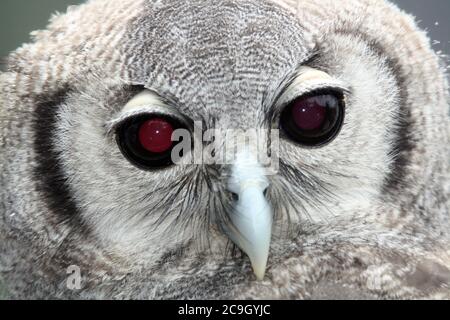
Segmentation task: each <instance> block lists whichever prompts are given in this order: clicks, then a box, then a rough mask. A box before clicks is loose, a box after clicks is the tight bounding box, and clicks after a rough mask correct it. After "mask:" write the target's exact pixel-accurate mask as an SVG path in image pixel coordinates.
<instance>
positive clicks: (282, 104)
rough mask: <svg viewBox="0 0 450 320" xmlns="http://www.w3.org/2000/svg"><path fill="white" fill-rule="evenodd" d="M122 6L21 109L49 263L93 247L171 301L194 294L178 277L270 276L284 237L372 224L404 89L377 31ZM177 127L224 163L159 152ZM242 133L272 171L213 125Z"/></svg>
mask: <svg viewBox="0 0 450 320" xmlns="http://www.w3.org/2000/svg"><path fill="white" fill-rule="evenodd" d="M97 3H98V8H97V9H98V10H100V9H101V8H102V1H97ZM324 5H327V6H328V5H330V6H331V4H329V3H328V2H327V3H326V4H324ZM117 6H122V4H120V5H119V4H117ZM134 7H136V8H137V7H139V10H138V11H139V13H136V12H135V11H133V10H134V9H133V8H134ZM99 8H100V9H99ZM129 10H130V12H131V11H133V12H132V13H129V15H130V16H133V18H132V19H131V18H129V20H127V21H128V22H127V24H126V25H124V24H123V23H122V24H121V25H122V28H121V29H117V28H114V27H111V29H110V30H109V31H108V33H110V34H111V37H112V40H110V42H109V43H108V44H107V46H108V50H111V51H112V52H113V54H112V55H111V57H110V58H111V59H97V58H91V57H90V55H94V53H95V54H96V55H97V57H98V56H102V54H104V52H103V51H104V50H106V49H105V48H100V47H92V48H90V47H88V46H87V47H84V49H80V50H82V52H85V54H84V53H83V54H81V53H80V54H81V56H83V55H84V56H85V57H86V58H85V60H84V61H82V62H80V63H81V64H82V65H83V68H82V69H83V72H75V73H71V74H70V77H71V79H72V80H71V81H70V82H68V83H67V85H64V86H63V87H61V88H60V89H59V90H57V91H55V92H54V93H52V94H49V95H47V94H41V95H40V98H39V100H36V101H37V103H36V105H35V111H34V113H33V115H32V120H31V121H30V125H29V128H31V130H32V131H33V135H32V136H33V140H32V141H33V142H32V150H33V152H34V156H35V159H36V160H35V161H33V165H32V166H31V169H30V171H29V172H30V175H29V176H30V177H32V179H33V180H34V182H33V183H34V184H35V185H36V186H37V187H36V188H37V189H38V194H39V198H40V199H41V200H40V203H41V204H42V208H44V209H43V211H40V213H39V217H40V218H39V219H41V218H42V219H44V221H46V222H45V223H46V224H49V225H52V230H57V232H56V234H58V236H57V237H56V238H57V239H60V241H62V242H64V241H66V244H67V247H68V248H70V249H71V250H69V251H67V252H66V253H65V254H62V253H60V252H59V251H58V250H57V252H58V255H62V256H61V258H60V259H61V261H64V262H63V263H62V264H64V265H65V264H69V265H70V264H72V265H81V266H85V267H86V268H88V267H87V266H88V265H89V264H90V263H89V262H88V260H89V259H87V257H86V256H90V255H93V256H96V257H95V258H92V259H94V260H95V261H96V262H95V263H94V265H95V266H96V267H95V269H97V270H102V268H106V269H108V270H110V271H109V272H111V273H113V274H114V273H115V274H116V275H117V274H128V273H130V272H131V273H133V272H135V274H139V275H140V277H144V278H148V279H153V280H149V282H151V285H150V287H152V288H153V289H152V290H154V293H155V292H159V296H163V297H164V296H173V295H174V294H173V291H174V290H175V289H173V288H172V287H171V286H172V285H173V283H178V287H177V289H176V291H177V294H176V295H175V296H181V297H186V296H198V295H197V294H193V293H192V292H191V289H189V288H187V287H186V286H185V285H180V282H179V281H180V279H184V280H185V281H184V280H183V281H184V282H182V283H188V282H189V281H194V280H193V279H195V281H194V282H195V283H196V284H197V285H198V286H199V287H201V288H206V287H207V286H209V285H210V284H211V283H212V282H213V281H214V279H216V278H217V277H218V276H220V277H221V278H223V277H229V278H230V279H229V280H227V281H224V282H222V285H221V286H219V287H218V288H217V289H218V290H220V291H221V292H222V293H219V292H215V293H212V292H213V291H214V290H215V289H214V290H213V289H211V288H209V287H208V289H207V292H208V293H209V294H212V295H213V296H220V295H221V294H223V293H225V295H230V292H232V291H233V290H236V288H238V287H239V286H241V285H243V284H247V285H248V283H251V282H252V281H254V280H255V276H254V275H252V270H253V272H254V274H255V275H256V279H259V280H263V279H264V278H265V272H266V269H267V270H268V273H269V278H270V277H273V274H272V273H271V268H272V269H273V270H275V269H276V266H277V264H278V265H279V264H280V263H284V262H285V261H286V260H287V259H288V257H290V256H291V255H292V252H293V250H294V249H293V246H294V244H295V246H297V243H298V241H299V239H301V241H302V243H303V244H305V245H307V244H311V245H312V246H313V247H314V246H315V245H314V243H320V240H321V239H322V240H323V242H324V243H326V242H327V241H329V240H327V239H331V238H336V237H340V238H342V239H345V238H346V237H347V238H350V236H352V237H353V236H354V237H365V239H368V238H370V236H368V235H371V234H376V233H377V232H378V231H379V230H380V229H381V228H382V227H381V226H380V225H379V224H378V223H377V220H378V219H379V215H378V212H379V208H380V207H383V208H384V210H390V209H391V208H392V207H393V206H394V205H393V204H391V203H390V202H389V201H388V200H387V199H388V197H386V195H385V193H386V192H387V193H388V192H389V191H392V190H394V189H393V188H394V187H395V181H397V180H398V179H397V178H400V177H399V175H400V173H399V171H398V166H399V163H400V161H399V158H398V152H399V149H398V145H399V139H400V135H399V132H400V131H401V130H400V129H401V127H402V124H403V122H402V119H403V118H402V116H403V115H402V107H404V104H405V100H404V94H402V90H403V88H402V86H401V83H400V80H399V76H398V74H396V68H395V63H396V61H395V60H394V58H393V57H392V56H390V55H389V54H388V52H386V51H384V50H383V47H382V46H380V45H377V42H376V39H371V38H369V36H368V35H365V34H358V33H357V31H356V30H354V29H355V28H354V26H350V25H349V22H345V23H341V24H340V22H339V19H342V18H339V19H338V18H336V25H337V26H338V27H335V28H334V29H333V28H332V27H330V26H327V27H324V26H323V27H319V26H316V27H315V28H314V27H313V26H314V23H313V22H314V21H315V19H316V17H315V14H313V13H310V12H309V11H308V9H307V8H303V9H302V8H301V7H300V9H296V10H294V9H293V8H291V7H289V5H288V4H284V3H274V2H272V1H253V0H241V1H231V0H230V1H228V0H225V1H219V2H214V3H213V2H212V1H207V2H205V1H186V2H183V3H180V2H179V1H140V2H139V5H137V4H134V5H133V6H132V7H130V9H129ZM355 10H356V9H355ZM356 11H357V10H356ZM311 12H314V10H312V9H311ZM357 12H359V11H357ZM359 13H360V14H362V13H361V12H359ZM77 14H78V13H77V12H76V11H75V12H74V13H73V17H74V19H75V18H76V16H77ZM299 15H300V16H301V17H302V18H303V19H299ZM332 18H333V17H328V19H332ZM56 23H58V22H56ZM80 23H81V22H80ZM318 30H322V31H323V32H318ZM352 30H354V31H352ZM101 32H106V31H104V30H103V29H102V31H101ZM46 36H48V37H50V38H51V37H52V36H51V35H46ZM79 36H80V37H83V36H84V35H83V33H80V34H79ZM83 50H85V51H83ZM96 50H98V51H96ZM102 50H103V51H102ZM84 66H88V68H84ZM111 70H114V71H111ZM42 97H44V98H42ZM399 119H400V120H399ZM177 129H182V130H184V132H187V133H188V136H190V137H192V144H190V145H195V146H198V145H199V144H200V145H201V146H202V147H204V148H203V149H202V150H201V151H200V158H201V159H202V160H204V159H205V157H206V153H209V154H210V153H211V150H213V152H212V153H213V154H216V155H217V154H218V155H223V154H230V155H231V160H230V161H228V162H226V163H223V162H220V161H216V162H214V161H212V162H208V163H206V162H205V161H203V162H202V161H201V162H200V163H193V162H192V161H189V159H191V160H192V158H193V157H194V153H195V150H194V149H195V146H194V147H193V148H192V149H189V150H188V151H186V152H184V153H183V156H184V158H185V159H187V161H186V162H184V163H174V161H173V153H172V151H173V149H174V148H175V147H176V143H175V142H174V141H172V140H173V133H174V132H175V131H176V130H177ZM253 129H256V130H262V131H261V132H264V133H263V134H261V136H259V137H258V138H260V140H262V141H263V144H264V145H266V146H268V147H269V149H270V148H271V147H272V145H273V144H275V143H276V144H277V148H276V152H273V153H270V156H271V159H274V161H276V163H277V168H276V171H273V170H268V168H266V167H265V166H263V165H262V164H261V163H260V162H259V161H258V157H257V154H256V153H255V152H254V149H252V146H254V145H255V141H252V140H251V139H250V141H248V144H247V145H246V146H245V147H244V148H243V149H239V148H232V149H231V150H230V149H227V148H226V143H224V142H226V141H227V140H229V139H231V136H230V132H245V131H246V130H253ZM208 130H215V132H221V133H224V135H223V136H222V137H223V139H221V140H220V141H219V139H216V140H214V139H211V138H209V139H208V137H207V136H206V135H205V132H207V131H208ZM198 132H199V133H200V136H198V135H197V136H195V134H196V133H198ZM274 133H275V134H274ZM233 146H235V145H233ZM270 150H273V149H270ZM266 155H267V154H266ZM27 170H28V169H27ZM30 179H31V178H30ZM36 219H37V218H36ZM41 223H42V222H41ZM62 239H64V240H62ZM56 241H58V240H56ZM317 246H319V245H317ZM296 248H297V247H296ZM236 249H240V250H237V251H236ZM86 251H89V252H90V254H86V255H77V254H78V253H79V252H86ZM294 251H295V250H294ZM239 252H242V253H243V254H242V255H240V254H239ZM76 253H77V254H76ZM94 253H95V254H94ZM102 259H104V260H105V261H108V262H105V261H103V262H99V260H102ZM91 263H92V262H91ZM103 263H104V264H105V265H107V266H108V267H104V266H103ZM90 268H91V270H90V271H89V272H91V273H90V275H92V274H96V272H94V271H92V269H94V268H93V267H92V266H91V267H90ZM82 269H83V268H82ZM111 270H112V271H111ZM174 270H176V271H174ZM193 270H194V271H193ZM205 270H206V271H205ZM89 272H88V273H89ZM99 272H100V271H99ZM107 272H108V271H107ZM86 277H89V276H86ZM113 278H114V276H113ZM157 279H159V280H157ZM161 279H163V280H161ZM189 279H190V280H189ZM266 279H267V278H266ZM153 281H156V282H153ZM158 281H159V282H158ZM121 286H123V288H125V287H127V289H124V290H125V291H127V292H128V291H129V292H132V293H131V295H134V296H139V295H140V294H141V293H139V294H138V293H137V292H140V291H139V289H138V288H132V286H131V285H130V283H122V284H121ZM118 288H120V286H118ZM158 288H159V289H158ZM172 289H173V290H172ZM158 290H159V291H158ZM167 292H171V293H170V294H168V293H167ZM155 295H156V296H158V294H155Z"/></svg>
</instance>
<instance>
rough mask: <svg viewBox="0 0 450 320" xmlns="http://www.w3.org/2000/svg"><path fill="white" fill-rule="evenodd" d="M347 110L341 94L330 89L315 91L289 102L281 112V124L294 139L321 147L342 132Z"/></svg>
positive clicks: (302, 143)
mask: <svg viewBox="0 0 450 320" xmlns="http://www.w3.org/2000/svg"><path fill="white" fill-rule="evenodd" d="M344 109H345V105H344V96H343V94H342V93H340V92H334V91H329V90H327V91H321V92H320V91H319V92H315V93H312V94H308V95H305V96H302V97H299V98H297V99H295V100H293V101H292V102H291V103H289V104H288V105H287V106H286V107H285V109H284V110H283V112H282V114H281V118H280V126H281V128H282V129H283V130H284V131H285V132H286V134H287V135H288V136H289V138H291V139H292V140H294V141H295V142H297V143H299V144H301V145H305V146H320V145H323V144H325V143H328V142H330V141H331V140H333V139H334V138H335V137H336V135H337V134H338V133H339V130H340V129H341V127H342V123H343V120H344V111H345V110H344Z"/></svg>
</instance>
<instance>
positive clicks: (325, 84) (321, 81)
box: [279, 66, 350, 104]
mask: <svg viewBox="0 0 450 320" xmlns="http://www.w3.org/2000/svg"><path fill="white" fill-rule="evenodd" d="M326 88H337V89H340V90H342V91H344V92H349V91H350V90H349V89H348V87H347V86H346V85H345V84H344V83H343V82H342V81H340V80H339V79H336V78H334V77H332V76H331V75H329V74H328V73H326V72H324V71H321V70H317V69H314V68H311V67H306V66H304V67H300V68H299V69H298V72H297V75H296V76H295V77H294V78H293V80H292V82H291V83H290V84H289V86H288V87H287V88H286V90H285V91H284V93H283V94H282V95H281V97H280V99H279V104H285V103H288V102H290V101H292V100H293V99H295V98H296V97H299V96H302V95H304V94H307V93H309V92H312V91H314V90H319V89H326Z"/></svg>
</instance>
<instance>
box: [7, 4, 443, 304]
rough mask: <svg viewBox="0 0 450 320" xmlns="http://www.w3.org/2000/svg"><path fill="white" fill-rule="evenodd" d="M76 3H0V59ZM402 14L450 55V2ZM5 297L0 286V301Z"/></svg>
mask: <svg viewBox="0 0 450 320" xmlns="http://www.w3.org/2000/svg"><path fill="white" fill-rule="evenodd" d="M82 2H84V1H79V0H78V1H77V0H37V1H36V0H35V1H30V0H1V3H0V57H5V56H7V55H8V53H9V52H11V51H12V50H14V49H16V48H17V47H19V46H20V45H21V44H22V43H24V42H28V41H29V39H30V37H29V34H30V32H31V31H33V30H36V29H42V28H45V26H46V24H47V20H48V18H49V17H50V15H51V14H52V13H54V12H56V11H59V12H65V10H66V8H67V6H68V5H72V4H79V3H82ZM393 2H395V3H397V4H398V5H399V7H400V8H402V9H404V10H405V11H407V12H409V13H412V14H414V15H415V16H416V17H417V20H418V21H419V24H420V26H421V27H422V28H423V29H426V30H427V31H428V33H429V35H430V38H431V39H432V40H433V43H434V44H433V47H434V48H435V50H437V51H443V52H444V53H446V54H448V55H450V19H449V15H450V1H449V0H430V1H426V0H395V1H393ZM4 297H5V291H4V288H2V285H1V283H0V299H2V298H4Z"/></svg>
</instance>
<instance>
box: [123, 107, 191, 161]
mask: <svg viewBox="0 0 450 320" xmlns="http://www.w3.org/2000/svg"><path fill="white" fill-rule="evenodd" d="M180 128H184V126H183V125H182V124H181V123H180V122H179V121H178V120H176V119H172V118H170V117H165V116H159V115H144V116H138V117H134V118H132V119H130V120H126V121H125V122H124V123H123V124H122V125H120V126H119V128H118V129H117V143H118V145H119V148H120V150H121V151H122V153H123V154H124V156H125V157H126V158H127V159H128V160H129V161H131V162H132V163H133V164H134V165H136V166H138V167H140V168H143V169H154V168H158V167H164V166H169V165H171V164H172V161H171V153H172V148H173V146H174V144H173V141H172V133H173V132H174V131H175V130H177V129H180Z"/></svg>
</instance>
